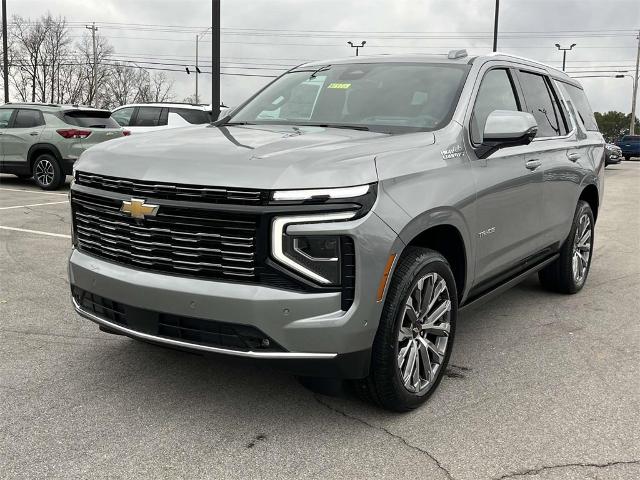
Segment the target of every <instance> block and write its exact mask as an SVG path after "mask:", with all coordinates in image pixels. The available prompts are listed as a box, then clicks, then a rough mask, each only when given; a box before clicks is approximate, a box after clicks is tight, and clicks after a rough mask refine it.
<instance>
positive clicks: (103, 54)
mask: <svg viewBox="0 0 640 480" xmlns="http://www.w3.org/2000/svg"><path fill="white" fill-rule="evenodd" d="M113 51H114V50H113V47H112V46H111V44H110V43H109V41H108V40H107V39H106V38H105V37H103V36H101V35H96V66H95V70H96V74H95V79H94V75H93V44H92V41H91V37H90V36H89V35H86V34H85V35H84V36H83V37H82V40H81V42H80V44H79V45H78V53H79V63H81V64H82V65H81V67H82V68H83V69H84V71H85V74H84V78H85V79H86V81H87V85H86V91H85V95H84V99H83V102H82V103H84V104H86V105H96V106H103V105H106V104H107V103H108V99H107V98H106V93H105V88H106V84H107V79H108V78H109V76H110V74H111V68H112V66H113V65H112V64H109V62H108V59H109V57H110V56H111V55H113Z"/></svg>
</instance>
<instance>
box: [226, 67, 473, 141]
mask: <svg viewBox="0 0 640 480" xmlns="http://www.w3.org/2000/svg"><path fill="white" fill-rule="evenodd" d="M467 72H468V66H467V65H457V64H454V65H451V64H429V63H418V64H415V63H412V64H406V63H375V64H361V63H358V64H348V65H324V66H315V67H303V68H299V69H297V70H295V71H292V72H288V73H286V74H284V75H283V76H282V77H280V78H279V79H277V80H276V81H274V82H273V83H272V84H270V85H269V86H267V87H266V88H265V89H264V90H263V91H262V92H260V93H259V94H258V95H257V96H256V97H254V98H253V99H252V100H250V101H249V102H248V103H247V104H246V105H245V106H244V107H242V108H241V109H240V110H239V111H238V112H236V113H235V114H234V115H233V117H232V118H231V120H230V121H229V123H248V124H257V125H265V124H280V125H282V124H284V125H324V126H342V127H352V128H362V129H363V130H364V129H366V130H374V131H384V132H389V133H399V132H409V131H429V130H437V129H439V128H442V127H443V126H445V125H446V124H447V123H448V122H449V120H450V119H451V116H452V115H453V110H454V108H455V106H456V103H457V100H458V97H459V95H460V91H461V89H462V86H463V84H464V79H465V78H466V75H467Z"/></svg>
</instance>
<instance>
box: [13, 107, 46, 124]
mask: <svg viewBox="0 0 640 480" xmlns="http://www.w3.org/2000/svg"><path fill="white" fill-rule="evenodd" d="M41 125H44V118H42V113H40V112H39V111H38V110H23V109H20V110H18V114H17V115H16V118H15V120H14V121H13V128H32V127H39V126H41Z"/></svg>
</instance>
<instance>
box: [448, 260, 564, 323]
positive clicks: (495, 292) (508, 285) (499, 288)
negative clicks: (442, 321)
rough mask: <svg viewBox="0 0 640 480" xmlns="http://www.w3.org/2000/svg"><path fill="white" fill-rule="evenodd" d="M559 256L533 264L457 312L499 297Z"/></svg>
mask: <svg viewBox="0 0 640 480" xmlns="http://www.w3.org/2000/svg"><path fill="white" fill-rule="evenodd" d="M559 256H560V254H559V253H556V254H554V255H552V256H550V257H549V258H547V259H546V260H543V261H542V262H540V263H537V264H535V265H534V266H533V267H531V268H528V269H527V270H525V271H523V272H522V273H519V274H518V275H516V276H515V277H513V278H511V279H510V280H507V281H506V282H504V283H501V284H499V285H497V286H495V287H494V288H492V289H491V290H489V291H488V292H486V293H483V294H482V295H480V296H479V297H476V298H474V299H473V300H471V301H470V302H469V303H465V304H464V305H462V306H461V307H460V308H459V310H458V311H460V312H463V311H466V310H468V309H471V308H472V307H477V306H479V305H482V304H483V303H485V302H487V301H489V300H490V299H492V298H493V297H495V296H497V295H500V294H501V293H503V292H505V291H506V290H509V289H510V288H511V287H514V286H516V285H517V284H519V283H520V282H522V281H523V280H524V279H525V278H527V277H528V276H529V275H531V274H532V273H535V272H537V271H538V270H541V269H543V268H544V267H546V266H547V265H549V264H550V263H551V262H554V261H555V260H557V259H558V257H559Z"/></svg>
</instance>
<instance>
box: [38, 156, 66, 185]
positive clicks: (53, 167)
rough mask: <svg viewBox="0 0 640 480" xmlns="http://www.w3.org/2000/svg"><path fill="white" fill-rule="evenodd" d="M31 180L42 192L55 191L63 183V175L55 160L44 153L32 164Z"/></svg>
mask: <svg viewBox="0 0 640 480" xmlns="http://www.w3.org/2000/svg"><path fill="white" fill-rule="evenodd" d="M32 171H33V178H34V180H35V181H36V183H37V184H38V186H39V187H40V188H42V189H43V190H56V189H58V188H60V186H61V185H62V184H63V183H64V180H65V175H64V173H62V168H60V164H59V163H58V161H57V160H56V158H55V157H54V156H53V155H51V154H48V153H44V154H42V155H40V156H39V157H38V158H36V161H35V162H33V169H32Z"/></svg>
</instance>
